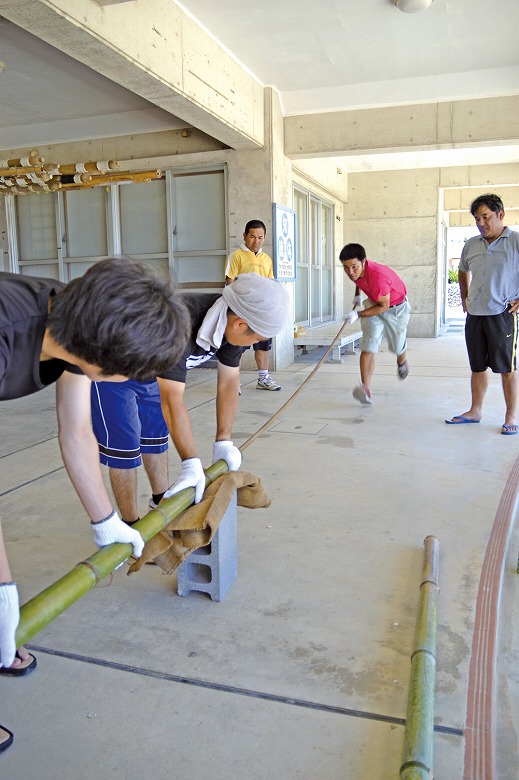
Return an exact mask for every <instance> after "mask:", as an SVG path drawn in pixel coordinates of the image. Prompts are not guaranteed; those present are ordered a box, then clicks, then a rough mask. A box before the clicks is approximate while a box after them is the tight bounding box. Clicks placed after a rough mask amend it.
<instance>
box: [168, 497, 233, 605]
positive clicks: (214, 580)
mask: <svg viewBox="0 0 519 780" xmlns="http://www.w3.org/2000/svg"><path fill="white" fill-rule="evenodd" d="M177 574H178V585H177V591H178V595H179V596H189V594H190V593H191V591H192V590H197V591H201V592H202V593H208V594H209V595H210V596H211V599H212V600H213V601H222V599H223V597H224V596H225V594H226V593H227V591H228V590H229V588H230V587H231V585H232V584H233V582H234V581H235V579H236V578H237V576H238V511H237V500H236V491H235V492H234V493H233V497H232V499H231V502H230V504H229V506H228V507H227V509H226V511H225V514H224V516H223V517H222V519H221V520H220V525H219V526H218V530H217V532H216V533H215V535H214V536H213V538H212V540H211V542H210V543H209V544H208V545H206V547H199V548H198V550H195V551H194V552H192V553H191V555H190V556H189V557H188V558H186V560H185V561H184V562H183V563H182V565H181V566H179V568H178V572H177Z"/></svg>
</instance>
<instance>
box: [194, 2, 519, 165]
mask: <svg viewBox="0 0 519 780" xmlns="http://www.w3.org/2000/svg"><path fill="white" fill-rule="evenodd" d="M179 5H180V6H181V7H182V8H184V10H185V11H187V12H188V13H189V14H190V15H191V16H192V17H193V18H194V19H195V20H197V21H198V22H199V23H200V24H201V25H202V26H203V27H204V28H205V29H206V30H207V31H208V32H209V33H210V34H211V35H212V36H213V37H214V38H215V39H216V40H218V41H219V42H220V43H221V44H222V45H223V46H224V47H225V48H226V49H227V50H228V51H229V52H230V53H231V54H232V55H233V56H234V57H235V58H236V59H237V60H238V61H239V62H240V63H241V64H242V65H243V66H244V67H245V68H246V69H247V70H249V71H250V72H251V73H252V74H253V75H254V76H256V78H257V79H259V81H261V82H262V83H263V84H264V85H271V86H273V87H275V88H276V89H277V91H278V92H279V94H280V96H281V102H282V106H283V112H284V114H285V116H290V115H298V114H307V113H316V112H323V111H338V110H343V109H346V110H347V109H358V108H375V107H377V106H393V105H405V104H412V103H427V102H437V101H445V100H462V99H471V98H484V97H498V96H503V95H515V94H517V93H518V92H519V47H518V46H517V42H516V40H515V37H516V36H515V35H513V34H511V30H515V29H518V26H519V3H518V2H517V0H494V1H493V2H492V3H491V4H489V3H488V2H487V0H434V2H433V3H432V5H431V6H430V7H429V8H428V9H426V10H425V11H421V12H419V13H413V14H408V13H403V12H402V11H400V10H399V9H398V8H397V7H396V6H395V5H394V2H393V0H326V2H325V3H316V2H313V0H312V1H310V0H281V1H280V0H261V2H249V3H244V2H243V0H219V2H217V3H215V2H214V1H213V0H182V2H181V3H179ZM518 121H519V117H518ZM518 136H519V131H518ZM337 162H338V165H339V166H340V167H341V168H343V170H346V171H350V172H353V171H370V170H395V169H401V168H420V167H445V166H452V165H461V166H464V165H475V164H479V165H481V164H487V163H488V164H490V163H506V162H519V144H518V145H517V146H515V145H513V146H510V145H507V146H494V147H484V148H478V147H474V148H472V149H451V150H448V151H440V150H438V151H428V152H425V151H424V152H410V153H398V154H371V155H369V156H366V155H355V156H348V157H341V158H338V159H337Z"/></svg>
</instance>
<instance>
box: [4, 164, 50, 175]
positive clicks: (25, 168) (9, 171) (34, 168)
mask: <svg viewBox="0 0 519 780" xmlns="http://www.w3.org/2000/svg"><path fill="white" fill-rule="evenodd" d="M4 162H5V161H4ZM44 170H45V169H44V167H43V165H18V166H13V167H12V168H7V167H4V166H2V167H1V168H0V176H25V175H26V174H29V173H38V174H40V175H41V174H42V173H43V172H44Z"/></svg>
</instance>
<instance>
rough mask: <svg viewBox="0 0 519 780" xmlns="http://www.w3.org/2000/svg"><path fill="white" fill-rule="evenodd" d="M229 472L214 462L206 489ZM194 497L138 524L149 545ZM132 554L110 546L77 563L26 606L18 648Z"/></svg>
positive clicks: (177, 498) (168, 503) (186, 495)
mask: <svg viewBox="0 0 519 780" xmlns="http://www.w3.org/2000/svg"><path fill="white" fill-rule="evenodd" d="M226 471H228V466H227V463H226V462H225V461H224V460H219V461H217V462H216V463H213V465H212V466H210V467H209V468H208V469H206V471H205V474H206V487H207V485H210V484H211V482H214V480H215V479H217V477H220V476H221V475H222V474H225V472H226ZM194 497H195V491H194V489H193V488H186V489H185V490H182V491H181V492H180V493H177V494H175V495H174V496H171V498H168V499H166V500H163V501H161V503H160V509H158V508H157V509H152V511H151V512H148V514H147V515H145V516H144V517H143V518H141V519H140V520H139V521H138V522H137V523H135V525H134V526H133V528H136V529H137V530H138V531H139V533H140V534H141V536H142V538H143V539H144V541H145V542H149V541H150V539H152V538H153V537H154V536H155V535H156V534H158V533H159V531H162V529H163V528H165V527H166V526H167V525H168V524H169V523H170V522H171V521H172V520H174V519H175V517H177V516H178V515H179V514H180V513H181V512H183V511H184V509H187V508H188V507H189V506H191V504H192V503H193V501H194ZM131 553H132V546H131V544H118V543H116V544H108V545H106V547H102V548H101V549H100V550H98V551H97V552H96V553H94V554H93V555H91V556H90V557H89V558H87V559H86V560H84V561H81V562H80V563H78V564H76V566H75V567H74V568H73V569H72V570H71V571H69V572H68V574H65V575H64V576H63V577H61V579H59V580H58V581H57V582H55V583H53V584H52V585H50V586H49V587H48V588H45V590H42V591H41V593H38V594H37V595H36V596H34V597H33V598H32V599H30V600H29V601H27V602H26V603H25V604H23V606H22V607H20V623H19V625H18V629H17V631H16V647H20V646H21V645H24V644H25V643H26V642H27V641H28V640H29V639H30V638H31V637H33V636H34V635H35V634H37V633H38V631H41V629H42V628H44V627H45V626H47V625H48V624H49V623H51V622H52V621H53V620H54V618H56V617H57V616H58V615H60V614H61V613H62V612H64V611H65V610H66V609H68V607H70V606H71V604H74V602H75V601H77V600H78V599H80V598H81V596H84V595H85V593H88V591H89V590H92V588H94V587H95V586H96V585H97V583H98V582H100V581H101V580H102V579H103V578H104V577H106V576H107V575H108V574H110V573H111V572H112V571H113V570H114V569H115V568H117V566H119V564H121V563H124V561H125V560H126V559H127V558H128V557H129V556H130V555H131Z"/></svg>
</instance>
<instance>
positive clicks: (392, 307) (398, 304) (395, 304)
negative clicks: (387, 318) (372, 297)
mask: <svg viewBox="0 0 519 780" xmlns="http://www.w3.org/2000/svg"><path fill="white" fill-rule="evenodd" d="M406 301H407V298H404V300H403V301H400V303H394V304H393V305H392V306H389V308H390V309H396V307H397V306H401V305H402V304H403V303H405V302H406Z"/></svg>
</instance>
